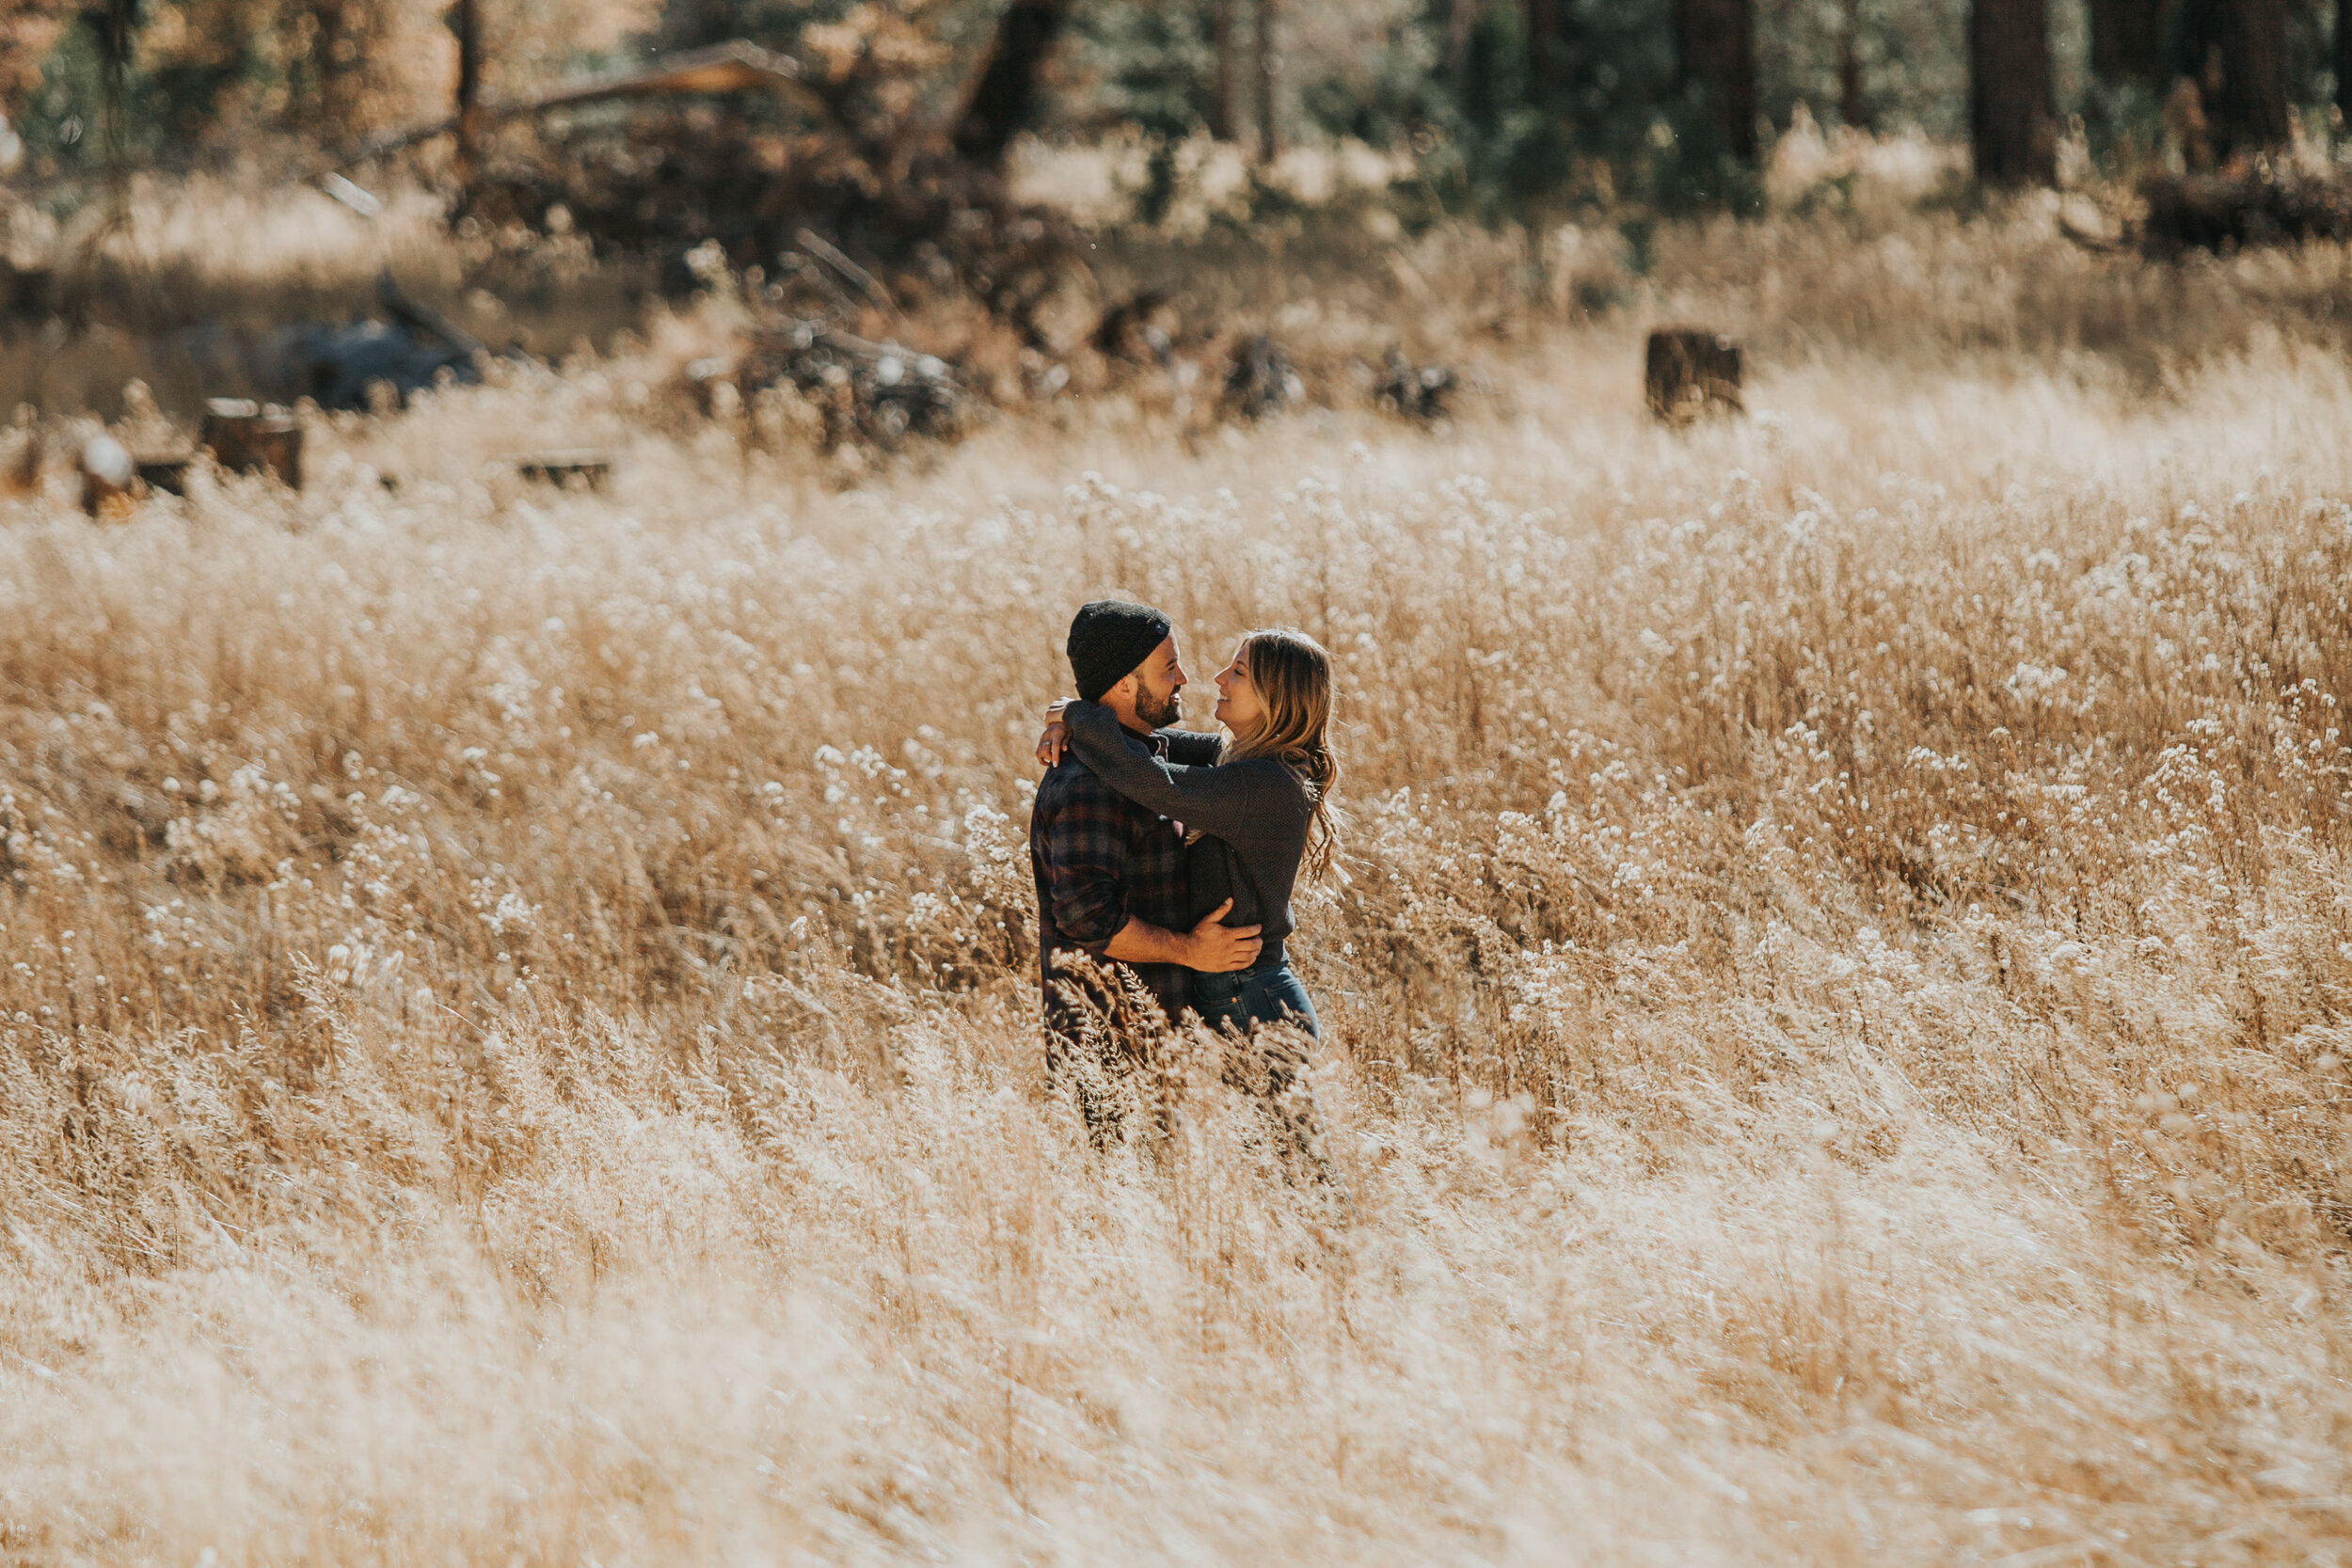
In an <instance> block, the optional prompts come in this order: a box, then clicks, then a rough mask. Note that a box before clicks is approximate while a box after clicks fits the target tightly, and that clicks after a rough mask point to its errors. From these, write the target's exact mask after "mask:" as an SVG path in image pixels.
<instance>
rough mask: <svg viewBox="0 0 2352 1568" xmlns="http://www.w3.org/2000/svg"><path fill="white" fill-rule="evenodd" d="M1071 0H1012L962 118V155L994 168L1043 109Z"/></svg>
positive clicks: (959, 119)
mask: <svg viewBox="0 0 2352 1568" xmlns="http://www.w3.org/2000/svg"><path fill="white" fill-rule="evenodd" d="M1068 10H1069V4H1068V0H1012V4H1011V5H1010V6H1009V7H1007V8H1006V10H1005V14H1004V17H1003V18H1002V20H1000V21H999V22H998V23H997V24H996V37H995V38H994V39H993V40H992V41H991V42H990V44H989V47H988V64H987V65H986V66H984V67H982V68H981V71H980V79H979V80H978V81H977V82H976V83H974V84H973V86H972V92H971V96H969V97H968V98H966V99H965V100H964V101H963V112H962V113H961V114H959V115H958V116H957V117H956V137H955V143H956V155H957V156H958V157H960V158H962V159H963V160H964V161H965V162H967V163H974V164H979V165H981V166H985V167H992V168H993V167H994V166H997V165H998V164H1001V163H1003V162H1004V161H1005V149H1006V148H1008V147H1009V146H1011V145H1012V138H1013V136H1014V135H1016V134H1018V133H1019V132H1020V131H1021V130H1022V129H1023V128H1025V126H1026V125H1027V124H1028V123H1029V121H1030V119H1032V118H1033V117H1034V116H1035V115H1036V113H1037V100H1038V77H1039V76H1040V75H1041V73H1042V71H1043V70H1044V67H1045V56H1046V54H1047V52H1048V51H1050V50H1051V49H1052V48H1053V46H1054V40H1056V39H1057V38H1058V37H1059V36H1060V35H1061V24H1062V19H1063V17H1064V15H1065V14H1066V13H1067V12H1068Z"/></svg>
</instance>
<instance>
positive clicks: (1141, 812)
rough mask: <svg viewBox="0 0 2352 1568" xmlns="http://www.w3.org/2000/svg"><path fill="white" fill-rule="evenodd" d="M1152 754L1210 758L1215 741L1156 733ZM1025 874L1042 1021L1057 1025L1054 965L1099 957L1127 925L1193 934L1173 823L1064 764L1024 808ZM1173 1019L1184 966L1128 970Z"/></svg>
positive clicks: (1182, 1001) (1187, 978) (1182, 992)
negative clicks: (1034, 923) (1064, 958)
mask: <svg viewBox="0 0 2352 1568" xmlns="http://www.w3.org/2000/svg"><path fill="white" fill-rule="evenodd" d="M1216 748H1217V737H1216V736H1213V735H1200V734H1197V733H1194V732H1190V731H1184V730H1161V731H1158V732H1157V733H1155V734H1154V735H1153V736H1152V749H1153V750H1154V751H1156V752H1159V753H1160V754H1161V755H1163V756H1165V757H1167V758H1168V759H1169V760H1170V761H1172V762H1179V763H1184V764H1185V765H1187V766H1191V767H1201V766H1205V765H1207V764H1209V763H1212V762H1214V761H1216ZM1029 868H1030V871H1031V873H1032V874H1033V875H1034V877H1035V879H1036V881H1037V916H1038V943H1037V945H1038V965H1039V976H1038V977H1039V981H1040V984H1041V986H1042V988H1043V990H1044V1001H1045V1021H1046V1026H1047V1027H1048V1028H1049V1029H1055V1028H1057V1027H1058V1021H1059V1020H1060V1019H1061V1018H1062V1016H1063V1015H1064V1012H1065V1006H1064V1004H1063V1002H1062V1001H1061V999H1060V998H1059V997H1057V995H1056V994H1055V973H1054V959H1055V957H1056V955H1057V954H1062V953H1071V952H1080V953H1085V954H1087V955H1089V957H1091V958H1095V959H1097V960H1101V959H1102V958H1103V957H1104V952H1103V950H1104V948H1105V947H1106V946H1108V945H1109V943H1110V940H1111V938H1113V937H1115V936H1117V935H1118V934H1119V932H1120V927H1124V926H1125V925H1126V924H1127V922H1128V920H1129V919H1130V918H1131V917H1132V918H1134V919H1137V920H1141V921H1144V922H1147V923H1148V924H1150V925H1153V926H1158V927H1163V928H1165V929H1168V930H1171V931H1183V930H1189V929H1190V928H1191V926H1192V921H1191V919H1190V918H1189V916H1188V913H1187V904H1188V900H1189V895H1188V891H1187V889H1186V887H1185V883H1184V840H1183V838H1182V837H1181V836H1180V835H1179V834H1178V832H1177V831H1176V826H1175V824H1174V823H1171V822H1170V821H1168V818H1167V817H1164V816H1158V815H1157V814H1155V813H1152V812H1150V811H1146V810H1145V809H1144V808H1143V807H1141V806H1138V805H1136V804H1134V803H1132V802H1131V801H1129V800H1127V799H1126V798H1125V797H1123V796H1120V795H1118V794H1115V793H1113V792H1112V790H1111V788H1110V786H1109V785H1107V784H1104V783H1103V781H1102V780H1100V779H1098V778H1096V777H1095V776H1094V775H1093V774H1092V773H1090V772H1089V771H1088V770H1087V768H1086V765H1085V764H1083V763H1081V762H1079V761H1078V760H1077V759H1076V758H1075V757H1065V758H1064V759H1063V760H1062V762H1061V763H1060V765H1059V766H1058V767H1057V768H1054V769H1053V770H1052V771H1051V772H1049V773H1047V774H1046V775H1045V778H1044V782H1042V783H1041V784H1039V785H1038V790H1037V800H1036V802H1035V803H1034V804H1033V805H1032V806H1031V807H1030V810H1029ZM1121 967H1123V968H1125V969H1126V970H1127V971H1128V972H1129V973H1130V974H1134V975H1135V977H1136V979H1137V980H1138V981H1140V982H1142V984H1143V986H1144V988H1145V989H1146V990H1149V991H1151V993H1152V996H1153V997H1155V998H1156V999H1157V1000H1158V1002H1159V1004H1160V1007H1161V1009H1162V1010H1163V1011H1165V1012H1166V1013H1167V1014H1168V1017H1169V1018H1171V1019H1173V1018H1175V1017H1176V1016H1177V1015H1178V1014H1179V1013H1180V1012H1182V1011H1183V1010H1184V1007H1185V1006H1188V1005H1189V1002H1190V997H1189V994H1188V992H1189V988H1190V982H1191V979H1192V971H1190V970H1188V969H1186V968H1184V966H1183V965H1182V964H1145V963H1136V964H1124V965H1122V966H1121Z"/></svg>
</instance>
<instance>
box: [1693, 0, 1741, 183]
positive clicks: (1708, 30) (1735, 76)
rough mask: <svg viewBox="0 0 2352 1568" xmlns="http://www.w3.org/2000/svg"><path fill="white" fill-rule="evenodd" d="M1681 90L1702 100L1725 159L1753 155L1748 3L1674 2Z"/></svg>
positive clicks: (1720, 0) (1736, 0) (1722, 0)
mask: <svg viewBox="0 0 2352 1568" xmlns="http://www.w3.org/2000/svg"><path fill="white" fill-rule="evenodd" d="M1674 24H1675V51H1676V56H1677V61H1678V62H1679V67H1680V72H1681V78H1682V85H1683V86H1684V87H1686V88H1688V87H1698V88H1699V90H1700V91H1701V92H1702V93H1704V94H1705V95H1706V99H1707V107H1708V112H1709V113H1710V114H1711V116H1712V117H1713V119H1714V121H1715V129H1716V132H1717V134H1719V135H1721V136H1722V137H1723V142H1724V147H1725V148H1726V149H1728V150H1729V151H1730V152H1731V155H1732V156H1733V157H1735V158H1739V159H1741V160H1743V161H1744V160H1749V159H1753V158H1754V157H1755V156H1756V19H1755V13H1754V11H1753V9H1752V8H1751V7H1750V3H1749V0H1675V8H1674Z"/></svg>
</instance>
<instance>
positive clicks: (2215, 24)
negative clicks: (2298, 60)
mask: <svg viewBox="0 0 2352 1568" xmlns="http://www.w3.org/2000/svg"><path fill="white" fill-rule="evenodd" d="M2181 41H2182V44H2183V48H2184V52H2185V55H2186V56H2187V57H2186V59H2185V60H2184V61H2183V64H2184V65H2185V67H2186V68H2187V74H2188V75H2189V76H2190V77H2191V78H2192V79H2193V80H2194V81H2195V82H2196V83H2197V86H2198V88H2199V90H2200V91H2201V93H2202V94H2203V95H2204V106H2205V119H2206V120H2207V121H2208V122H2209V123H2210V124H2211V125H2212V127H2213V139H2214V150H2215V151H2216V152H2217V153H2218V154H2219V155H2220V156H2221V157H2222V158H2223V159H2225V160H2226V159H2228V158H2230V157H2231V156H2232V155H2233V154H2235V153H2243V152H2259V151H2261V150H2263V149H2264V148H2266V147H2280V146H2283V145H2284V144H2285V142H2286V140H2287V137H2288V134H2289V132H2288V125H2287V16H2286V0H2188V3H2187V4H2186V5H2185V6H2183V7H2182V8H2181Z"/></svg>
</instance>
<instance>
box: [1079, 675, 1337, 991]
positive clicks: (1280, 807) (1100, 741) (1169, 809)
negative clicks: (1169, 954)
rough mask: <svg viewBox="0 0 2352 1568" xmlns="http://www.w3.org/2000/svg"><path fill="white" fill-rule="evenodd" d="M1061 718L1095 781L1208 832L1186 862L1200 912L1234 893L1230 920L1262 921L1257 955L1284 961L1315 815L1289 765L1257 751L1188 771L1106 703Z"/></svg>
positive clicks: (1239, 922)
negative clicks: (1155, 750)
mask: <svg viewBox="0 0 2352 1568" xmlns="http://www.w3.org/2000/svg"><path fill="white" fill-rule="evenodd" d="M1062 719H1063V721H1064V722H1066V723H1067V724H1068V725H1069V726H1070V746H1071V750H1072V751H1073V752H1076V753H1077V756H1078V760H1079V761H1080V762H1083V763H1085V764H1086V765H1087V768H1088V769H1089V771H1091V772H1092V773H1093V774H1094V776H1095V777H1096V778H1098V779H1101V780H1102V781H1103V782H1104V784H1108V785H1110V786H1111V788H1113V789H1115V790H1117V791H1118V792H1119V793H1120V794H1121V795H1123V796H1125V797H1126V798H1127V799H1128V800H1133V801H1134V802H1135V803H1136V805H1139V806H1141V807H1143V808H1144V809H1145V810H1147V811H1155V812H1157V813H1159V814H1160V815H1161V816H1166V817H1169V818H1172V819H1173V820H1175V821H1178V822H1182V823H1183V824H1184V828H1185V830H1186V831H1187V832H1190V831H1191V830H1194V829H1198V830H1200V832H1203V833H1206V834H1208V835H1209V836H1208V837H1207V838H1204V839H1202V840H1200V842H1199V843H1197V844H1195V845H1193V846H1192V852H1191V853H1190V854H1188V855H1187V856H1186V859H1185V866H1186V871H1187V874H1188V876H1189V878H1190V879H1191V883H1192V899H1191V902H1192V917H1193V919H1194V920H1196V921H1198V920H1200V918H1201V917H1202V916H1203V915H1205V914H1207V913H1208V912H1209V911H1211V910H1213V909H1215V908H1216V906H1217V905H1219V904H1221V903H1223V902H1224V901H1225V900H1226V898H1228V897H1231V898H1232V900H1233V908H1232V912H1230V913H1229V914H1227V915H1226V916H1225V921H1224V924H1226V925H1228V926H1257V927H1262V929H1261V930H1260V931H1259V933H1258V936H1259V939H1260V940H1261V941H1262V942H1264V943H1265V946H1264V947H1263V949H1261V950H1260V952H1259V954H1258V962H1259V963H1260V964H1262V965H1266V966H1269V967H1270V966H1272V965H1274V964H1277V963H1279V962H1281V961H1282V942H1283V939H1284V938H1286V937H1288V936H1289V935H1290V934H1291V931H1292V930H1293V928H1294V926H1295V923H1294V922H1293V921H1292V919H1291V889H1292V888H1293V886H1294V885H1295V884H1296V882H1297V880H1298V863H1299V862H1300V861H1301V860H1303V859H1304V858H1305V857H1306V853H1307V825H1308V823H1309V822H1311V820H1312V819H1313V816H1314V801H1313V800H1312V799H1311V797H1310V796H1309V795H1308V792H1307V785H1306V784H1305V783H1304V781H1302V780H1301V779H1300V778H1299V776H1298V775H1297V774H1296V773H1295V772H1293V771H1292V770H1291V768H1290V765H1289V764H1287V763H1283V762H1279V761H1278V760H1276V759H1275V758H1273V757H1250V758H1248V759H1247V760H1246V761H1242V762H1229V763H1223V764H1220V765H1218V766H1216V767H1214V768H1185V767H1183V766H1181V765H1180V764H1177V763H1173V762H1163V761H1161V760H1160V759H1159V758H1158V757H1155V756H1153V755H1152V752H1150V750H1149V749H1147V748H1146V746H1145V745H1144V743H1143V741H1142V740H1140V739H1139V738H1137V737H1136V736H1131V735H1129V734H1128V733H1127V732H1126V730H1125V729H1123V728H1121V727H1120V722H1119V721H1118V720H1117V719H1116V718H1114V717H1113V716H1112V714H1111V710H1110V709H1108V708H1106V707H1104V705H1102V704H1100V703H1073V704H1071V705H1069V706H1068V707H1067V708H1065V709H1063V710H1062Z"/></svg>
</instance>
